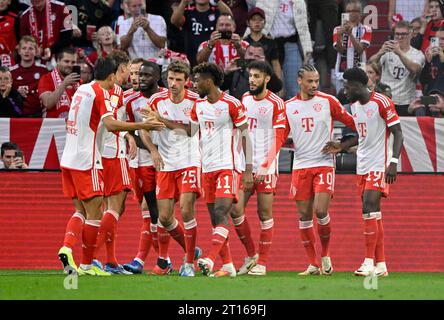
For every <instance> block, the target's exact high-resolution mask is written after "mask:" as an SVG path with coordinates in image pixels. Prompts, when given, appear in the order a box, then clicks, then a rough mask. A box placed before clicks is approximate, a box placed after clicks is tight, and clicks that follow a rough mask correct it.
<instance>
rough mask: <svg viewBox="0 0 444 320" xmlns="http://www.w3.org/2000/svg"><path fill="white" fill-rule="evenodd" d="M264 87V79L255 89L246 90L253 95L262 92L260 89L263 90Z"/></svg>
mask: <svg viewBox="0 0 444 320" xmlns="http://www.w3.org/2000/svg"><path fill="white" fill-rule="evenodd" d="M264 87H265V81H264V82H262V84H260V85H259V86H258V87H257V88H256V89H255V90H251V89H249V90H248V91H249V92H250V93H251V94H252V95H253V96H257V95H258V94H260V93H262V91H264Z"/></svg>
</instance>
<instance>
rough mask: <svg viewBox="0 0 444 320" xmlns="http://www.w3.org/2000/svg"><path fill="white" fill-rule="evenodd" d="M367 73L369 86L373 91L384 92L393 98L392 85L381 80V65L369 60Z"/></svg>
mask: <svg viewBox="0 0 444 320" xmlns="http://www.w3.org/2000/svg"><path fill="white" fill-rule="evenodd" d="M365 73H366V74H367V77H368V82H369V83H368V88H369V89H370V90H371V91H375V92H378V93H382V94H384V95H385V96H387V97H389V98H390V99H391V98H392V89H391V88H390V86H388V85H386V84H385V83H382V82H381V66H380V65H379V64H378V63H376V62H370V61H369V62H367V64H366V66H365Z"/></svg>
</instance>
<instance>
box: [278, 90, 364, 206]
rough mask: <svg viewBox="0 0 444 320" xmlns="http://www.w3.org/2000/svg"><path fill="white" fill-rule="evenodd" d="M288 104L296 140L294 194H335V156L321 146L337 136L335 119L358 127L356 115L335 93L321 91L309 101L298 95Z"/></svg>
mask: <svg viewBox="0 0 444 320" xmlns="http://www.w3.org/2000/svg"><path fill="white" fill-rule="evenodd" d="M285 107H286V111H285V112H286V115H287V119H288V123H289V129H290V130H291V135H292V137H293V141H294V144H295V152H294V160H293V174H292V182H291V188H290V196H291V198H292V199H294V200H310V199H312V198H313V197H314V194H315V193H330V194H333V192H334V174H335V171H334V164H335V163H334V159H335V158H334V156H333V155H331V154H324V153H322V151H321V150H322V148H323V147H324V146H325V144H326V143H327V142H329V141H331V140H332V139H333V120H338V121H341V122H342V123H344V124H345V125H347V126H348V127H350V128H352V129H354V128H355V125H354V121H353V117H352V116H351V115H350V114H349V113H347V112H346V110H345V109H344V108H343V107H342V106H341V104H340V102H339V101H338V100H337V99H336V98H335V97H333V96H331V95H328V94H324V93H321V92H316V94H315V96H314V97H313V98H312V99H310V100H306V101H304V100H302V99H301V97H300V95H297V96H296V97H294V98H293V99H290V100H288V101H286V102H285Z"/></svg>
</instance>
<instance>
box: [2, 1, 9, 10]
mask: <svg viewBox="0 0 444 320" xmlns="http://www.w3.org/2000/svg"><path fill="white" fill-rule="evenodd" d="M10 4H11V0H0V11H5V10H6V9H7V8H8V6H9V5H10Z"/></svg>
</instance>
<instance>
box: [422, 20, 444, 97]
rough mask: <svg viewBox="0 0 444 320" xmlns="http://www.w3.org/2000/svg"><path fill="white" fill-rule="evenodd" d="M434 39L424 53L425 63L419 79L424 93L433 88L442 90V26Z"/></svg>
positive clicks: (443, 57) (443, 36)
mask: <svg viewBox="0 0 444 320" xmlns="http://www.w3.org/2000/svg"><path fill="white" fill-rule="evenodd" d="M436 36H437V37H436V40H437V41H436V40H435V41H433V42H436V43H433V44H431V45H430V46H429V47H428V48H427V50H426V53H425V57H426V63H425V66H424V69H423V70H422V73H421V78H420V81H421V83H422V86H423V89H424V93H427V92H430V91H431V90H433V89H438V90H442V91H444V26H443V27H441V28H440V29H439V30H438V32H437V33H436Z"/></svg>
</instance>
